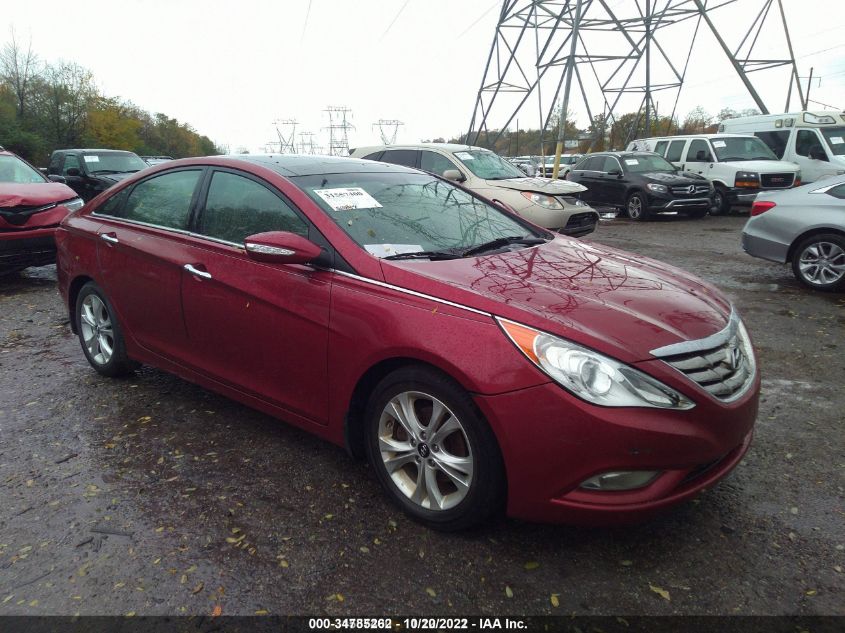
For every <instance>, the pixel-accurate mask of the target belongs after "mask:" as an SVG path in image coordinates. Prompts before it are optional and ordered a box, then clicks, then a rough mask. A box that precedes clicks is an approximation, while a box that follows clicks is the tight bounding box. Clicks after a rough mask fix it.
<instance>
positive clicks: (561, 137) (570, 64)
mask: <svg viewBox="0 0 845 633" xmlns="http://www.w3.org/2000/svg"><path fill="white" fill-rule="evenodd" d="M581 1H582V0H577V2H578V3H577V4H576V6H575V20H574V21H573V22H572V33H571V36H570V38H571V40H572V41H571V43H570V45H569V57H568V58H567V59H566V71H564V72H565V73H566V87H565V88H564V89H563V104H562V106H561V110H560V120H559V121H558V128H557V147H555V166H554V169H552V180H556V179H557V174H558V172H559V171H560V155H561V153H562V152H563V144H564V142H565V141H566V113H567V112H568V111H569V90H570V88H571V87H572V75H573V74H574V73H575V51H576V50H577V47H578V29H579V28H580V27H581Z"/></svg>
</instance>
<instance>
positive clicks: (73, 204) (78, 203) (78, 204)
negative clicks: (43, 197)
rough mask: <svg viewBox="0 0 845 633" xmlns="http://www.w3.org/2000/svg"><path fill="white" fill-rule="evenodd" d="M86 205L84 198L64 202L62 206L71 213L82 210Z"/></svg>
mask: <svg viewBox="0 0 845 633" xmlns="http://www.w3.org/2000/svg"><path fill="white" fill-rule="evenodd" d="M84 205H85V201H84V200H83V199H82V198H73V199H71V200H68V201H67V202H62V206H63V207H66V208H67V210H68V211H71V212H72V211H76V210H78V209H81V208H82V207H83V206H84Z"/></svg>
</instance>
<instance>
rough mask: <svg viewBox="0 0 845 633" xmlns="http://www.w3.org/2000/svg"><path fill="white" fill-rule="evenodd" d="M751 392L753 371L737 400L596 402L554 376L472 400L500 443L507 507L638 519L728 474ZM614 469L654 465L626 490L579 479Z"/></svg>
mask: <svg viewBox="0 0 845 633" xmlns="http://www.w3.org/2000/svg"><path fill="white" fill-rule="evenodd" d="M758 396H759V376H757V377H756V378H755V383H754V386H753V388H752V389H750V390H749V392H748V393H747V394H746V395H745V396H743V397H742V398H741V399H740V400H738V401H736V402H733V403H722V402H718V401H716V400H714V399H713V398H712V397H710V396H706V395H703V394H700V395H697V396H696V397H695V401H696V407H695V408H693V409H691V410H689V411H666V410H660V409H647V408H609V407H598V406H594V405H591V404H588V403H586V402H583V401H581V400H579V399H577V398H575V397H574V396H572V395H571V394H569V393H568V392H566V391H564V390H563V389H562V388H561V387H559V386H558V385H557V384H554V383H547V384H545V385H540V386H538V387H532V388H529V389H524V390H520V391H515V392H511V393H507V394H501V395H497V396H476V402H477V403H478V406H479V407H480V408H481V410H482V411H483V413H484V414H485V416H486V418H487V420H488V421H489V422H490V424H491V426H492V427H493V430H494V432H495V433H496V435H497V437H498V439H499V444H500V446H501V447H502V454H503V457H504V460H505V469H506V471H507V477H508V504H507V509H508V514H509V515H510V516H513V517H517V518H521V519H526V520H530V521H543V522H555V523H580V524H592V525H605V524H613V523H628V522H633V521H641V520H643V519H646V518H648V517H650V516H652V515H653V514H655V513H657V512H659V511H661V510H663V509H665V508H667V507H669V506H671V505H674V504H676V503H679V502H681V501H684V500H685V499H689V498H691V497H693V496H695V495H696V494H697V493H698V492H700V491H701V490H702V489H704V488H707V487H710V486H711V485H713V484H714V483H715V482H716V481H718V480H719V479H721V478H722V477H724V476H725V475H727V474H728V473H729V472H730V471H731V470H732V469H733V468H734V467H735V466H736V465H737V464H738V463H739V461H740V460H741V459H742V457H743V455H745V453H746V451H747V450H748V447H749V444H750V442H751V437H752V428H753V425H754V420H755V418H756V416H757V404H758ZM620 470H658V471H661V473H662V474H661V475H660V476H658V477H657V478H656V479H655V480H654V481H652V482H651V483H649V484H648V485H646V486H645V487H642V488H638V489H635V490H628V491H624V492H607V491H595V490H586V489H582V488H580V484H581V483H582V482H584V481H585V480H587V479H589V478H590V477H593V476H595V475H597V474H600V473H604V472H608V471H620Z"/></svg>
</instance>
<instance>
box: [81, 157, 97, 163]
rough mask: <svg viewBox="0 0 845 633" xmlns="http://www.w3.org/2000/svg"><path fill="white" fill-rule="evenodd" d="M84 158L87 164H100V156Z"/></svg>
mask: <svg viewBox="0 0 845 633" xmlns="http://www.w3.org/2000/svg"><path fill="white" fill-rule="evenodd" d="M82 158H84V159H85V162H86V163H99V162H100V157H99V156H83V157H82Z"/></svg>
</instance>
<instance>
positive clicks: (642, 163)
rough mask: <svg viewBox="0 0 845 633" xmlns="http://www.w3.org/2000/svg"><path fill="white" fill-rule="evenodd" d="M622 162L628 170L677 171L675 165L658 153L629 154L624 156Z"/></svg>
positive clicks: (642, 171) (637, 171) (638, 171)
mask: <svg viewBox="0 0 845 633" xmlns="http://www.w3.org/2000/svg"><path fill="white" fill-rule="evenodd" d="M622 162H623V163H625V168H626V169H627V170H628V171H633V172H636V173H645V172H651V171H667V172H674V171H677V169H675V166H674V165H673V164H672V163H670V162H669V161H668V160H666V159H665V158H663V157H661V156H658V155H657V154H629V155H628V156H622Z"/></svg>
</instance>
